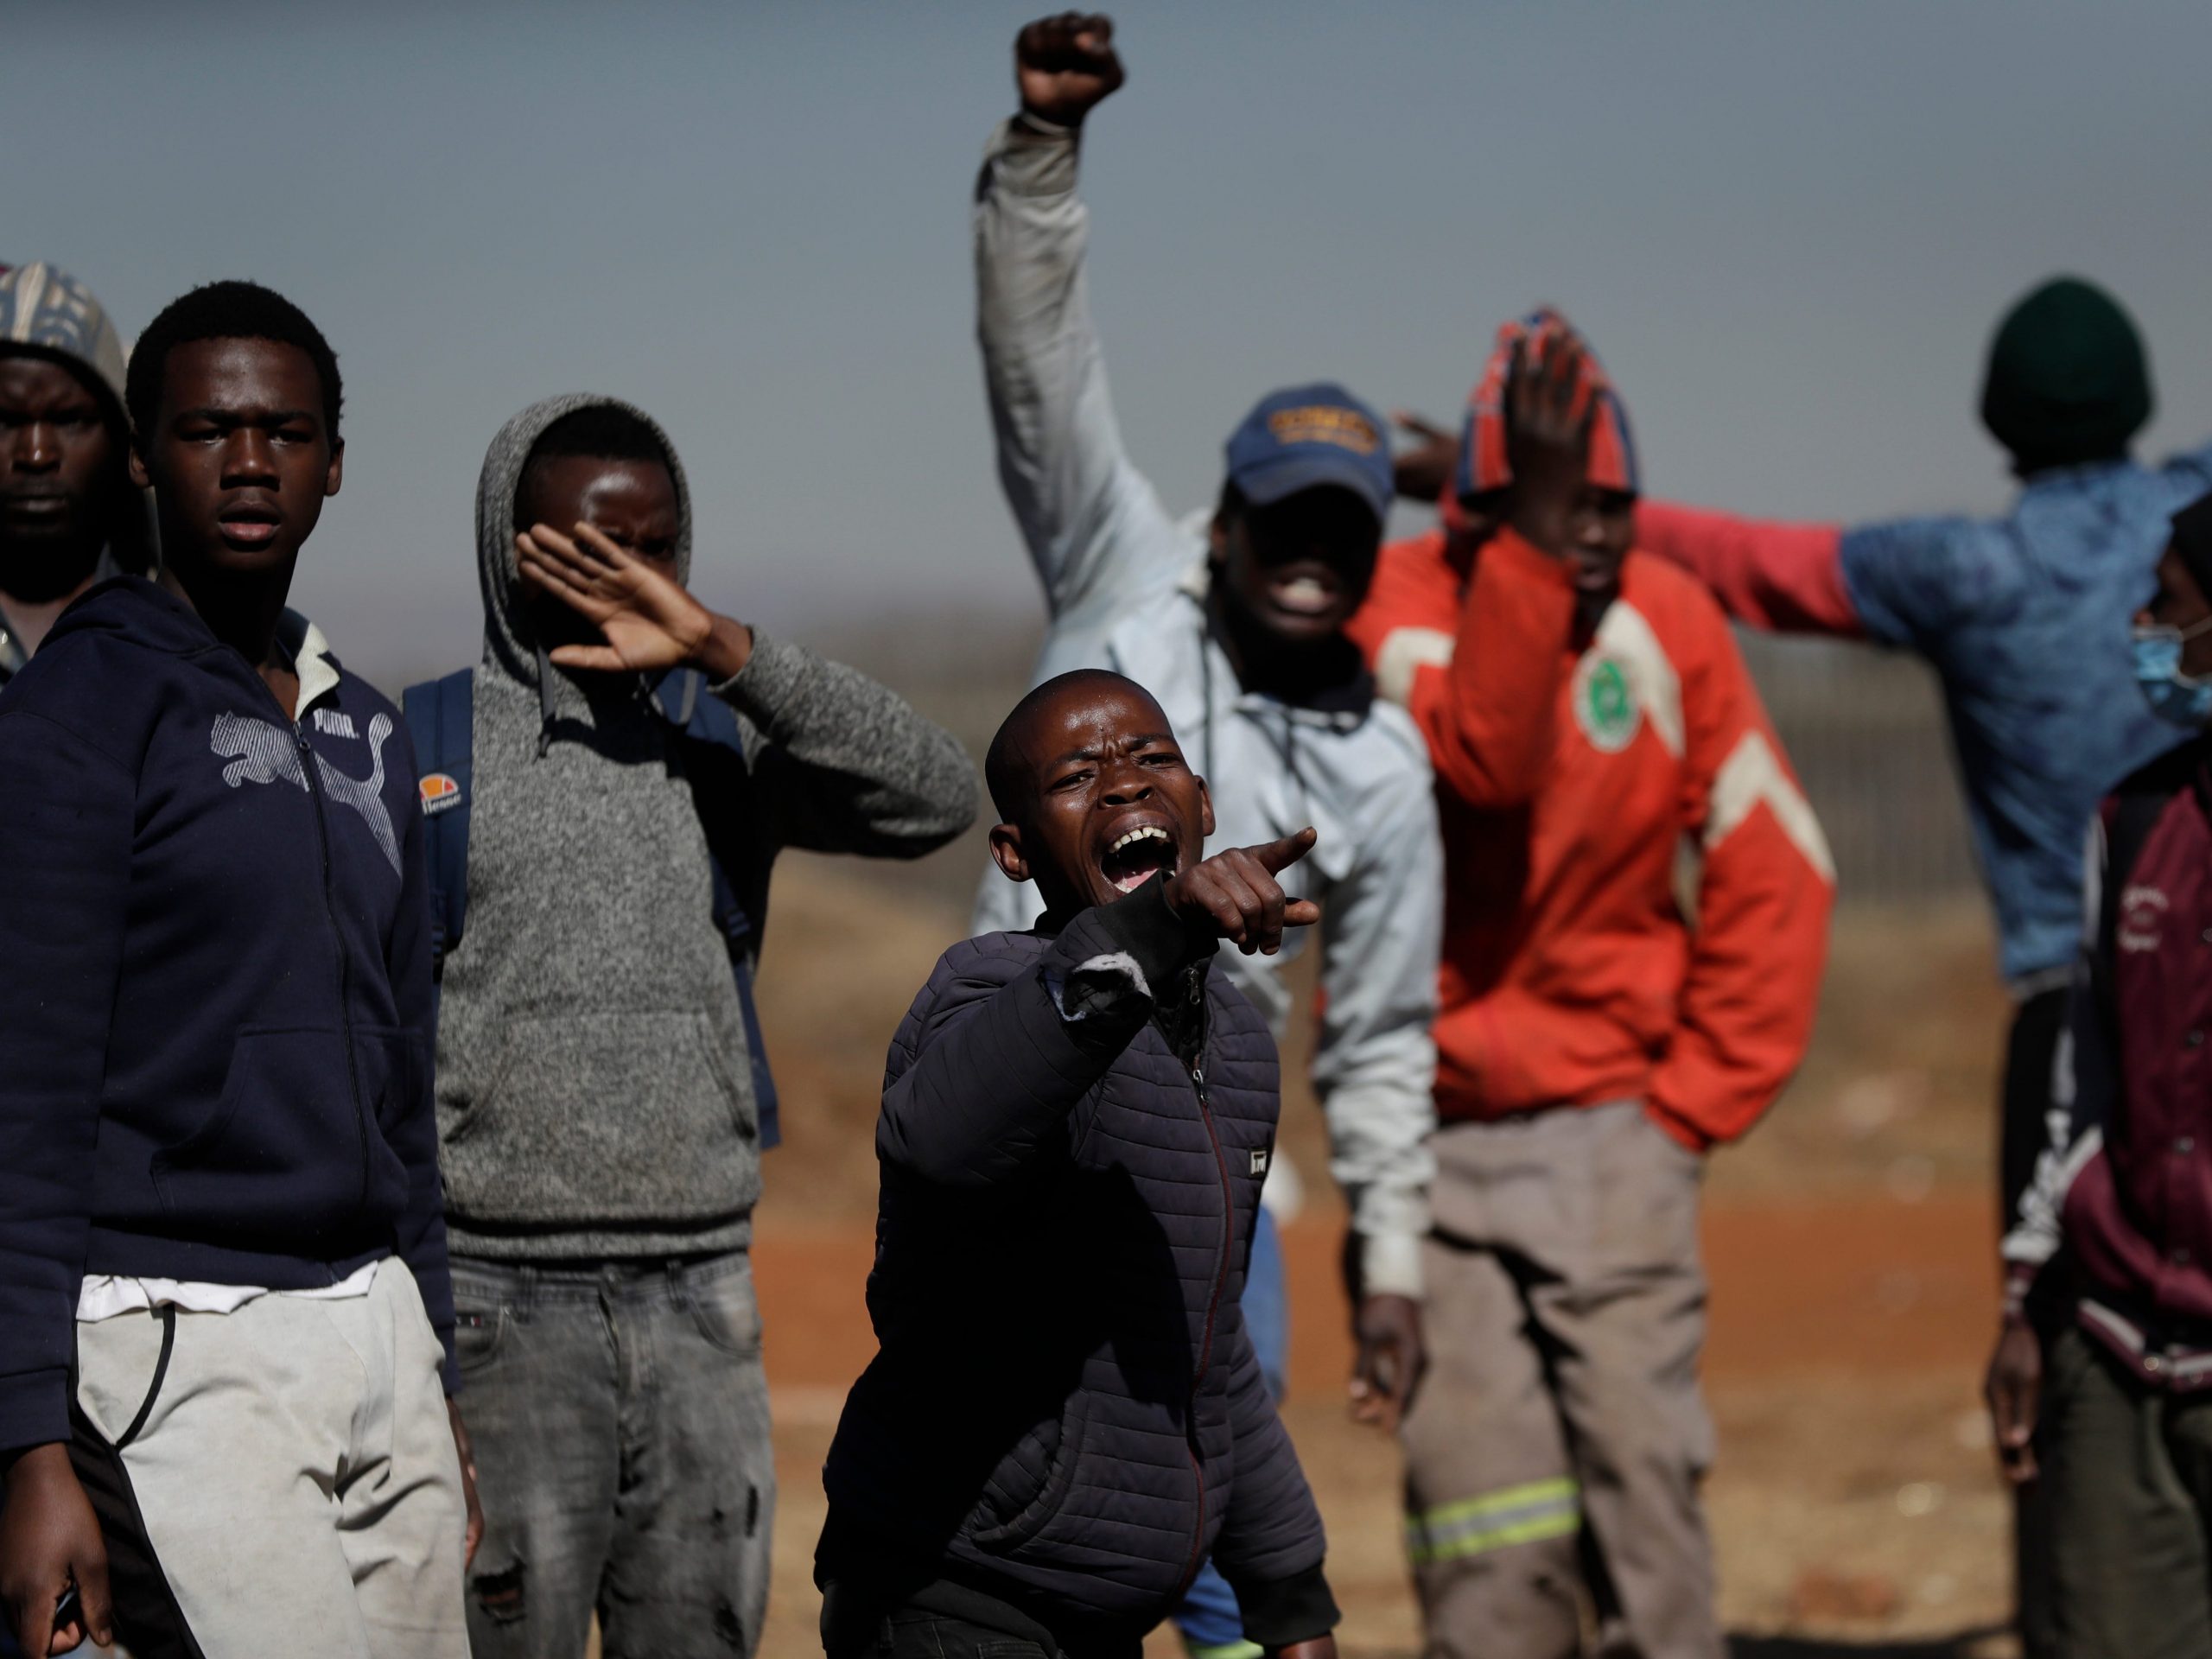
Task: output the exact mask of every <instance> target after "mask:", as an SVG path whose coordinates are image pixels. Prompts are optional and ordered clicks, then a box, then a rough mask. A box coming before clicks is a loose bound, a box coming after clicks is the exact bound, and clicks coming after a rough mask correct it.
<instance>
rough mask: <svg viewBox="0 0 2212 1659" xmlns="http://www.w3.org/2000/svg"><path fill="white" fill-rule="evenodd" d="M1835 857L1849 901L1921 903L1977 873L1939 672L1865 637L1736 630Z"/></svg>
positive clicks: (1970, 882)
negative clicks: (1838, 639) (1853, 640)
mask: <svg viewBox="0 0 2212 1659" xmlns="http://www.w3.org/2000/svg"><path fill="white" fill-rule="evenodd" d="M1738 638H1739V639H1740V640H1741V643H1742V645H1743V648H1744V655H1745V659H1746V660H1747V661H1748V662H1749V663H1750V664H1751V672H1752V674H1753V675H1754V676H1755V677H1757V679H1758V684H1759V690H1760V692H1761V694H1762V695H1763V696H1764V697H1765V699H1766V705H1767V710H1768V712H1769V713H1770V715H1772V716H1773V718H1774V723H1775V725H1776V727H1777V729H1778V730H1779V731H1780V733H1781V734H1782V741H1783V747H1784V748H1785V749H1787V750H1788V752H1789V759H1790V761H1791V764H1792V765H1794V766H1796V769H1797V773H1798V776H1799V777H1800V778H1801V779H1803V781H1804V785H1805V793H1806V795H1807V796H1808V798H1810V800H1811V801H1812V804H1813V810H1815V812H1816V813H1818V814H1819V816H1820V820H1821V828H1822V829H1825V830H1826V831H1827V837H1828V844H1829V846H1830V847H1831V848H1832V849H1834V853H1835V862H1836V877H1837V887H1838V896H1839V898H1840V899H1841V900H1842V901H1843V902H1845V903H1854V902H1866V901H1878V902H1896V901H1900V900H1902V901H1906V902H1910V901H1914V900H1920V899H1931V898H1935V897H1938V896H1942V895H1948V894H1952V893H1960V892H1963V891H1970V890H1972V889H1973V888H1974V886H1975V884H1976V881H1977V880H1978V878H1977V875H1976V873H1975V869H1974V856H1973V849H1972V845H1971V842H1970V841H1969V838H1968V833H1967V822H1966V813H1965V810H1964V808H1963V806H1962V805H1961V801H1960V797H1959V782H1958V774H1957V771H1956V768H1955V766H1954V764H1953V761H1952V757H1951V746H1950V738H1949V734H1948V728H1947V727H1946V725H1945V722H1944V717H1943V703H1942V692H1941V690H1939V688H1938V686H1937V683H1936V677H1935V675H1934V674H1933V673H1932V672H1930V671H1929V669H1928V667H1927V666H1926V665H1925V664H1923V663H1921V662H1920V661H1919V660H1918V659H1917V658H1910V657H1904V656H1899V655H1897V654H1895V653H1892V652H1878V651H1873V650H1870V649H1868V648H1867V647H1866V646H1864V645H1835V644H1831V643H1828V642H1825V641H1815V640H1797V639H1773V638H1770V637H1768V636H1764V635H1751V634H1741V635H1739V636H1738Z"/></svg>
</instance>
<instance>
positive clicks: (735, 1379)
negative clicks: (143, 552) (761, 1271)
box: [453, 1250, 776, 1659]
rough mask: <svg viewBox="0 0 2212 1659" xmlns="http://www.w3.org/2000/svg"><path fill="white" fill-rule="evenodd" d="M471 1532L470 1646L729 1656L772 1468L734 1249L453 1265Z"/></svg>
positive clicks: (752, 1620) (746, 1617) (568, 1658)
mask: <svg viewBox="0 0 2212 1659" xmlns="http://www.w3.org/2000/svg"><path fill="white" fill-rule="evenodd" d="M453 1289H454V1306H455V1307H456V1308H457V1309H458V1311H459V1313H460V1316H461V1328H460V1331H459V1333H458V1338H457V1344H456V1346H457V1349H458V1351H459V1355H460V1360H461V1378H462V1382H463V1384H464V1393H463V1395H462V1406H463V1408H464V1410H465V1411H466V1413H467V1422H468V1429H469V1435H470V1438H471V1439H472V1440H474V1443H475V1451H476V1474H477V1490H478V1493H479V1496H480V1498H481V1500H482V1503H483V1505H484V1522H485V1527H484V1544H483V1548H481V1549H480V1550H479V1551H478V1552H477V1555H476V1564H475V1567H474V1569H473V1570H472V1571H471V1573H470V1574H469V1586H468V1628H469V1635H470V1637H471V1640H472V1642H473V1643H474V1654H475V1659H576V1656H578V1655H580V1654H582V1652H583V1650H584V1643H585V1639H586V1636H587V1633H588V1630H590V1627H591V1621H592V1616H593V1614H594V1612H596V1613H597V1615H598V1617H599V1621H600V1636H601V1650H602V1651H603V1652H604V1653H605V1654H606V1656H607V1659H647V1656H650V1659H693V1656H700V1659H706V1656H713V1659H729V1656H732V1655H740V1656H742V1655H749V1654H751V1653H752V1652H753V1650H754V1649H756V1648H757V1647H758V1646H759V1645H760V1625H761V1620H762V1618H763V1617H764V1616H765V1614H766V1609H767V1604H768V1554H769V1539H770V1535H771V1533H772V1530H773V1525H774V1521H775V1504H776V1476H775V1461H774V1454H773V1449H772V1446H771V1445H770V1441H769V1428H768V1384H767V1379H766V1376H765V1375H764V1373H763V1372H762V1370H761V1366H760V1310H759V1308H758V1306H757V1305H756V1304H755V1302H754V1300H753V1268H752V1262H751V1258H750V1257H749V1256H748V1255H747V1253H746V1252H744V1251H742V1250H740V1251H736V1252H733V1253H730V1254H728V1255H712V1256H705V1257H695V1258H690V1259H687V1260H681V1261H675V1262H607V1263H603V1264H600V1265H597V1266H582V1267H573V1268H536V1267H526V1266H522V1265H519V1264H515V1263H505V1262H486V1261H483V1260H481V1259H480V1258H466V1259H464V1258H461V1257H456V1258H454V1263H453Z"/></svg>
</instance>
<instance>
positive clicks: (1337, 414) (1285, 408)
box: [1228, 380, 1393, 522]
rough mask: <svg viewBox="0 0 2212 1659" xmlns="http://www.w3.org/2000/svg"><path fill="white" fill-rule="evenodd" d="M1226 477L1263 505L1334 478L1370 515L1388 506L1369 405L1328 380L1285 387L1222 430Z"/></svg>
mask: <svg viewBox="0 0 2212 1659" xmlns="http://www.w3.org/2000/svg"><path fill="white" fill-rule="evenodd" d="M1228 453H1229V481H1230V483H1231V484H1234V485H1235V486H1236V490H1237V493H1239V494H1240V495H1242V496H1243V498H1244V499H1246V500H1247V501H1249V502H1250V503H1252V505H1255V506H1258V507H1264V506H1267V505H1269V504H1270V503H1273V502H1276V501H1280V500H1281V499H1283V498H1284V497H1285V496H1287V495H1295V494H1296V493H1298V492H1299V491H1300V490H1309V489H1312V488H1313V486H1315V485H1317V484H1333V485H1336V486H1338V488H1340V489H1346V490H1350V491H1351V493H1353V494H1354V495H1357V497H1358V498H1359V499H1361V500H1363V501H1364V502H1366V503H1367V505H1368V506H1369V507H1370V509H1372V510H1373V512H1374V514H1375V517H1376V520H1377V521H1378V522H1379V521H1380V520H1382V519H1383V518H1387V517H1388V516H1389V512H1390V497H1391V493H1392V489H1393V486H1392V484H1391V478H1390V441H1389V435H1388V433H1387V432H1386V430H1385V429H1384V427H1383V423H1382V421H1381V420H1380V419H1379V418H1377V416H1376V413H1375V411H1374V410H1371V409H1370V408H1369V407H1368V406H1367V405H1366V404H1363V403H1361V402H1360V401H1359V399H1358V398H1357V397H1353V396H1352V395H1351V393H1350V392H1348V391H1345V390H1344V388H1343V387H1342V386H1340V385H1336V384H1335V383H1334V382H1333V381H1328V380H1319V381H1315V382H1314V383H1313V385H1305V386H1287V387H1285V388H1284V389H1283V390H1282V391H1271V392H1269V393H1268V395H1267V396H1266V397H1262V398H1261V399H1260V401H1259V402H1258V403H1257V404H1255V405H1254V406H1253V409H1252V412H1251V413H1250V414H1249V415H1247V416H1245V417H1244V419H1243V423H1241V424H1240V425H1239V426H1238V427H1237V429H1236V430H1235V431H1234V432H1232V433H1230V435H1229V445H1228Z"/></svg>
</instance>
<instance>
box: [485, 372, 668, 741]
mask: <svg viewBox="0 0 2212 1659" xmlns="http://www.w3.org/2000/svg"><path fill="white" fill-rule="evenodd" d="M594 408H607V409H616V410H621V411H622V412H624V413H625V414H627V415H632V416H636V417H637V418H638V419H639V421H641V422H643V423H645V427H646V429H648V430H649V431H651V432H652V435H653V438H654V440H655V441H656V442H658V444H659V445H660V448H661V454H662V455H663V457H664V459H665V460H666V461H667V462H668V474H669V476H670V477H671V479H673V480H675V481H676V509H677V532H676V576H677V581H678V582H683V583H685V584H686V585H689V583H690V579H691V486H690V484H689V483H688V482H687V481H686V480H685V479H684V476H683V462H682V461H678V460H677V455H676V446H675V445H673V444H671V442H669V441H668V434H667V433H665V432H664V431H662V430H661V428H660V423H658V422H657V421H655V420H654V419H653V418H652V416H650V415H648V414H646V413H645V410H641V409H639V408H638V407H637V406H636V405H634V404H626V403H624V402H623V401H622V400H621V399H620V398H619V397H601V396H599V395H597V394H596V393H593V392H582V391H580V392H569V393H566V394H564V395H563V396H562V397H548V398H545V399H544V400H543V401H542V402H539V403H535V404H531V406H530V407H529V408H527V409H525V410H523V411H522V412H521V413H520V414H519V415H517V416H515V417H514V418H513V419H512V420H510V421H509V422H508V423H506V424H505V426H503V427H501V428H500V429H499V436H497V437H495V438H493V440H492V447H491V448H489V449H487V450H486V451H485V453H484V470H483V473H482V474H480V477H479V478H478V480H477V484H476V573H477V580H478V582H479V583H480V586H481V587H482V589H483V594H484V662H485V664H486V666H487V667H492V668H496V669H498V670H499V671H500V672H502V673H504V674H505V675H506V676H508V677H510V678H512V679H515V680H518V681H520V682H521V683H523V684H524V685H527V686H531V687H534V688H536V689H537V693H538V698H539V701H540V702H541V703H542V704H543V706H544V707H545V708H546V709H547V710H548V712H549V714H550V709H551V708H552V697H553V680H554V670H553V667H552V664H550V663H549V662H548V661H547V660H546V658H545V647H544V646H543V644H542V643H541V642H540V641H539V640H538V639H537V638H536V636H535V634H534V633H533V632H532V631H531V625H530V608H529V605H528V602H527V601H528V595H527V594H526V593H525V592H524V588H523V585H522V573H521V571H520V569H518V567H517V565H516V563H515V534H516V530H517V526H516V524H515V486H517V485H518V484H519V483H520V482H521V481H522V474H523V467H524V463H526V462H527V461H529V459H530V452H531V448H532V446H533V445H535V444H536V443H537V440H538V439H539V438H540V437H542V436H543V435H544V433H545V429H546V428H547V427H549V426H550V425H552V424H553V423H554V422H556V421H557V420H559V419H560V418H561V417H562V416H564V415H573V414H574V413H575V411H576V410H580V409H594Z"/></svg>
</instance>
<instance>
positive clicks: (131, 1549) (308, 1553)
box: [70, 1260, 582, 1659]
mask: <svg viewBox="0 0 2212 1659" xmlns="http://www.w3.org/2000/svg"><path fill="white" fill-rule="evenodd" d="M444 1359H445V1354H444V1351H443V1350H442V1348H441V1347H440V1346H439V1344H438V1338H437V1336H436V1333H435V1332H433V1331H432V1330H431V1329H430V1321H429V1318H428V1317H427V1316H426V1315H425V1314H424V1313H423V1299H422V1296H421V1294H420V1293H419V1292H418V1291H417V1290H416V1285H415V1276H414V1274H411V1273H410V1272H409V1271H408V1270H407V1268H406V1266H405V1265H404V1263H402V1262H397V1261H393V1260H386V1261H385V1262H380V1263H378V1267H377V1270H376V1277H375V1279H374V1281H372V1284H371V1286H370V1289H369V1293H368V1294H366V1295H365V1296H348V1297H344V1298H340V1299H339V1300H311V1299H308V1298H302V1297H296V1296H282V1295H264V1296H260V1297H257V1298H256V1299H255V1300H252V1301H250V1302H247V1303H246V1304H245V1305H244V1306H241V1307H238V1308H236V1309H234V1310H233V1311H232V1312H230V1313H179V1312H178V1311H177V1310H175V1308H162V1309H158V1310H141V1311H139V1312H137V1313H119V1314H117V1315H116V1316H114V1317H113V1318H111V1319H96V1320H92V1321H89V1322H86V1323H84V1324H80V1325H79V1326H78V1327H77V1389H76V1402H75V1403H76V1410H75V1412H74V1413H73V1418H74V1427H75V1435H74V1439H73V1443H72V1445H71V1448H70V1451H71V1458H72V1460H73V1463H74V1464H75V1466H76V1469H77V1473H78V1478H79V1480H80V1481H81V1482H82V1483H83V1484H84V1486H85V1489H86V1493H87V1494H88V1495H89V1496H90V1497H91V1498H92V1506H93V1509H94V1510H95V1511H96V1512H97V1513H98V1514H99V1517H100V1528H101V1531H102V1533H103V1535H105V1539H106V1542H107V1548H108V1565H109V1573H110V1580H111V1586H112V1587H113V1589H114V1592H115V1596H116V1614H117V1617H116V1633H117V1635H118V1637H121V1638H122V1641H123V1643H124V1646H125V1647H127V1648H128V1649H130V1651H131V1652H132V1653H133V1654H134V1655H136V1656H137V1659H200V1656H202V1655H204V1656H207V1659H231V1656H235V1655H251V1654H283V1655H284V1656H286V1659H467V1654H468V1639H467V1630H466V1629H465V1627H464V1624H463V1621H462V1616H461V1550H462V1528H463V1521H464V1513H463V1503H462V1497H461V1459H459V1457H458V1456H456V1455H455V1453H454V1440H453V1426H452V1421H451V1420H450V1418H448V1415H447V1413H446V1401H445V1388H444V1384H443V1383H442V1378H441V1370H442V1365H443V1363H444ZM90 1651H92V1649H89V1648H87V1649H86V1652H88V1653H89V1652H90ZM579 1651H582V1649H579Z"/></svg>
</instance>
